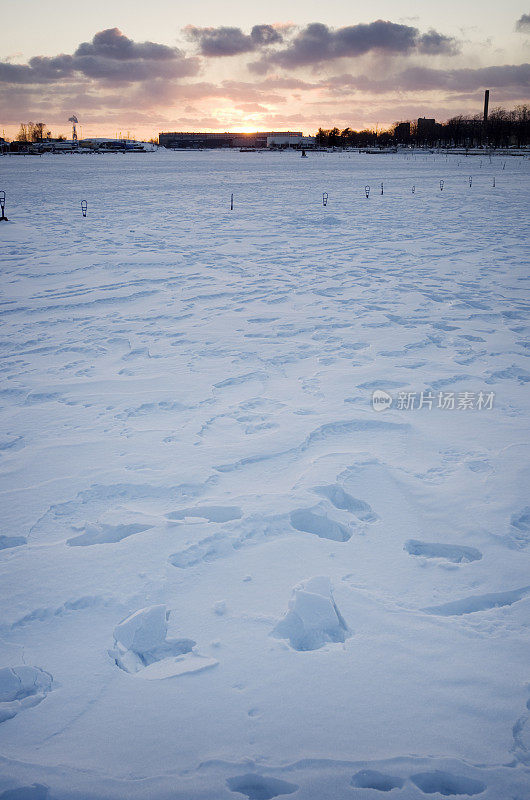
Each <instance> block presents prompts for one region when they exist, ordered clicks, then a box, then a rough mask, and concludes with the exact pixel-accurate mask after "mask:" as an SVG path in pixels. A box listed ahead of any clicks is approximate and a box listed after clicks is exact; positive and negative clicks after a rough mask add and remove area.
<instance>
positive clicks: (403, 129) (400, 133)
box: [394, 122, 410, 144]
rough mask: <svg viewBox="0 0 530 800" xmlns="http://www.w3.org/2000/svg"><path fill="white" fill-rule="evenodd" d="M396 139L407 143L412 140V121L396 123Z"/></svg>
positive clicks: (401, 142)
mask: <svg viewBox="0 0 530 800" xmlns="http://www.w3.org/2000/svg"><path fill="white" fill-rule="evenodd" d="M394 136H395V138H396V141H397V142H399V143H400V144H406V143H407V142H409V141H410V122H400V123H399V125H396V127H395V130H394Z"/></svg>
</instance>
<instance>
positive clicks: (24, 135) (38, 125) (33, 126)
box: [16, 122, 65, 142]
mask: <svg viewBox="0 0 530 800" xmlns="http://www.w3.org/2000/svg"><path fill="white" fill-rule="evenodd" d="M47 127H48V126H47V125H46V123H45V122H21V123H20V128H19V131H18V133H17V136H16V141H17V142H44V141H46V140H47V139H51V136H52V132H51V131H49V130H46V129H47ZM56 141H59V142H60V141H63V142H64V141H65V137H64V136H58V137H57V138H56Z"/></svg>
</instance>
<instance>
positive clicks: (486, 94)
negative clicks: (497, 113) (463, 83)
mask: <svg viewBox="0 0 530 800" xmlns="http://www.w3.org/2000/svg"><path fill="white" fill-rule="evenodd" d="M489 104H490V90H489V89H486V91H485V92H484V125H487V124H488V106H489Z"/></svg>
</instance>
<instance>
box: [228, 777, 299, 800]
mask: <svg viewBox="0 0 530 800" xmlns="http://www.w3.org/2000/svg"><path fill="white" fill-rule="evenodd" d="M226 785H227V786H228V788H229V789H230V791H232V792H238V793H239V794H245V795H246V796H247V797H248V800H272V798H273V797H279V796H280V795H283V794H293V792H296V791H297V789H298V788H299V787H298V786H297V785H296V784H295V783H288V782H287V781H281V780H279V779H278V778H266V777H263V776H262V775H255V774H254V773H248V774H247V775H236V776H235V777H234V778H228V780H227V781H226Z"/></svg>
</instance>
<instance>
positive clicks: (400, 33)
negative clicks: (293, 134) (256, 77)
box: [250, 19, 458, 72]
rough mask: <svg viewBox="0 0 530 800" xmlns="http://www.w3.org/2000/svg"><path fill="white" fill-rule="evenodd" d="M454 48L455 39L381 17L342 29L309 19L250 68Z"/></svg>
mask: <svg viewBox="0 0 530 800" xmlns="http://www.w3.org/2000/svg"><path fill="white" fill-rule="evenodd" d="M457 50H458V45H457V42H456V40H455V39H453V38H451V37H449V36H444V35H443V34H441V33H438V32H437V31H435V30H430V31H429V32H428V33H424V34H420V32H419V30H418V29H417V28H414V27H412V26H410V25H402V24H399V23H396V22H388V21H385V20H382V19H380V20H377V21H375V22H370V23H369V24H359V25H349V26H347V27H345V28H329V27H328V26H327V25H324V24H323V23H321V22H313V23H311V24H310V25H307V26H306V27H305V28H302V30H300V31H299V32H298V33H297V34H296V35H295V36H294V37H293V38H292V39H291V40H290V42H289V43H288V44H287V46H286V47H284V48H282V49H280V50H275V51H273V52H270V53H267V54H265V55H264V56H263V57H262V58H261V59H260V60H259V61H257V62H255V63H253V64H251V65H250V67H251V69H252V70H253V71H254V72H265V71H267V69H268V68H269V67H270V66H275V65H276V66H280V67H284V68H286V69H289V68H291V69H292V68H297V67H304V66H311V65H314V64H319V63H322V62H323V61H332V60H333V59H337V58H348V57H350V58H351V57H356V56H362V55H364V54H365V53H369V52H372V51H379V52H384V53H387V54H401V55H407V54H409V53H412V52H419V53H425V54H428V55H433V54H440V53H443V54H445V55H452V54H453V53H455V52H457Z"/></svg>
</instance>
